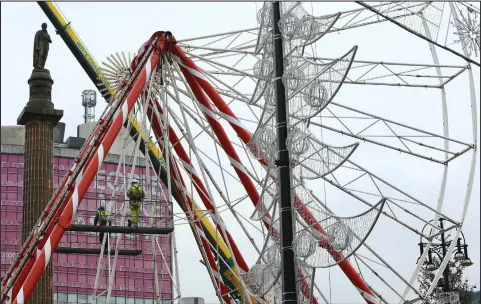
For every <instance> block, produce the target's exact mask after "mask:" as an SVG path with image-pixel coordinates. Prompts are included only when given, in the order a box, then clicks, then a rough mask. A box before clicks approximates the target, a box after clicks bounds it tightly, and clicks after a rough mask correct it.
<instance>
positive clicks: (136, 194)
mask: <svg viewBox="0 0 481 304" xmlns="http://www.w3.org/2000/svg"><path fill="white" fill-rule="evenodd" d="M127 196H128V198H129V200H130V201H129V205H130V218H131V219H129V220H128V225H129V227H131V226H132V225H133V226H134V227H139V215H140V205H141V202H142V199H143V198H144V196H145V193H144V190H143V189H142V187H141V186H140V185H139V182H138V181H137V180H136V179H133V180H132V183H131V186H130V188H129V190H128V191H127Z"/></svg>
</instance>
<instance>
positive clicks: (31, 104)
mask: <svg viewBox="0 0 481 304" xmlns="http://www.w3.org/2000/svg"><path fill="white" fill-rule="evenodd" d="M28 84H29V86H30V98H29V101H28V103H27V105H26V106H25V108H24V109H23V111H22V113H21V114H20V116H19V117H18V119H17V124H18V125H24V126H25V171H24V177H23V187H24V188H23V233H22V242H24V241H25V240H26V238H27V237H28V235H29V234H30V232H31V231H32V229H33V228H34V226H35V224H36V223H37V220H38V219H39V217H40V215H41V214H42V212H43V211H44V209H45V206H46V205H47V203H48V202H49V200H50V198H51V197H52V192H53V191H52V190H53V189H52V188H53V129H54V127H55V126H56V125H57V123H58V122H59V121H60V119H61V118H62V116H63V111H62V110H56V109H54V106H53V103H52V85H53V80H52V78H51V77H50V72H49V70H47V69H34V70H33V71H32V75H31V76H30V79H29V80H28ZM28 303H29V304H50V303H53V258H52V259H50V264H49V266H48V267H47V268H46V269H45V272H44V274H43V276H42V277H41V278H40V281H39V282H38V284H37V286H36V288H35V290H34V292H33V294H32V296H31V297H30V300H29V302H28Z"/></svg>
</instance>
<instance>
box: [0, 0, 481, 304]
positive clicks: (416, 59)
mask: <svg viewBox="0 0 481 304" xmlns="http://www.w3.org/2000/svg"><path fill="white" fill-rule="evenodd" d="M320 5H322V4H320ZM356 5H357V8H356ZM356 5H354V6H353V7H354V8H353V9H351V10H346V11H341V12H332V13H329V14H325V15H322V16H320V15H316V14H314V12H313V10H312V9H311V8H310V6H309V5H308V4H305V3H300V2H292V3H291V2H285V3H284V2H283V3H282V4H281V5H280V15H279V16H278V17H279V22H278V23H277V24H276V23H275V22H274V21H275V18H274V17H275V12H274V11H275V10H274V9H273V7H274V6H273V4H272V3H268V2H266V3H262V4H261V3H259V5H258V6H259V9H258V11H257V21H258V24H257V27H255V28H250V29H244V30H238V31H232V32H228V33H221V34H212V35H205V36H203V37H194V38H188V39H184V38H183V37H176V36H175V33H170V32H164V31H161V32H156V33H154V34H153V35H152V37H151V38H150V39H149V40H148V41H147V42H146V43H144V44H143V45H142V46H141V47H140V49H139V50H138V51H137V52H136V53H135V54H132V55H131V54H130V53H128V52H116V53H115V54H114V55H112V56H110V57H108V58H107V59H105V60H104V62H103V63H102V68H101V69H100V70H99V71H98V72H97V73H98V76H99V79H100V81H101V82H102V84H101V85H102V86H103V90H101V93H103V94H104V96H105V97H106V99H107V101H108V106H107V107H106V109H105V111H104V113H103V114H102V116H101V119H100V121H99V123H98V126H97V128H96V130H95V131H94V133H93V134H92V136H91V138H89V139H88V140H87V143H92V144H91V145H89V144H86V145H85V146H84V149H85V150H84V151H83V152H81V155H82V157H85V161H84V165H82V164H81V165H79V166H77V167H76V168H73V169H72V170H71V172H72V176H77V177H76V178H78V179H75V178H72V177H71V178H70V179H66V182H65V183H66V184H65V185H66V186H65V187H67V185H68V183H71V184H72V185H75V187H77V188H78V189H79V193H81V190H80V189H81V188H82V185H83V186H84V187H85V186H86V187H87V188H88V186H89V185H90V183H91V182H92V180H93V178H94V175H95V174H94V173H96V171H97V170H98V169H99V168H100V165H101V163H102V161H103V159H102V158H103V157H104V156H105V155H107V153H108V150H109V148H110V147H111V145H112V142H113V140H114V139H115V138H116V137H118V136H119V135H118V129H119V128H120V127H121V126H122V125H123V126H124V128H126V130H127V132H124V133H122V134H121V135H120V136H124V138H123V139H122V138H121V139H122V140H123V142H124V150H123V151H124V152H125V155H122V156H121V157H120V161H119V164H118V170H117V172H116V174H115V177H114V179H113V180H114V183H115V184H121V183H123V184H124V185H123V187H124V189H126V188H128V185H129V184H130V181H131V180H132V178H133V175H134V170H133V169H132V170H131V171H130V172H125V170H124V172H123V175H124V176H125V178H123V179H122V178H120V175H121V172H122V168H125V166H126V165H132V164H140V163H142V162H143V163H144V164H145V167H146V168H147V169H146V170H147V172H151V173H152V174H153V175H154V176H155V177H156V179H150V178H146V180H144V181H143V186H144V187H146V189H151V188H152V187H157V186H159V185H161V187H165V188H166V191H164V192H162V193H158V195H159V196H158V197H155V198H154V197H148V198H146V201H148V202H150V203H149V204H147V205H146V206H147V207H144V209H143V212H144V214H145V217H146V218H147V219H149V220H146V221H145V223H144V225H145V227H148V228H153V227H156V226H157V227H160V226H162V225H167V226H170V225H171V226H173V228H174V229H173V231H174V232H173V234H174V236H175V231H176V229H177V228H176V227H180V226H185V225H188V226H189V227H190V229H191V231H192V235H193V237H192V239H191V240H190V242H192V244H196V246H197V247H198V250H199V251H200V253H201V256H202V259H203V261H202V262H203V264H204V265H205V270H206V271H207V273H208V274H209V277H210V279H211V281H212V286H213V287H214V289H215V291H216V295H217V297H218V299H219V302H220V303H250V304H254V303H282V300H283V292H282V291H283V289H282V284H283V280H282V278H283V277H284V276H283V275H282V271H283V270H284V271H285V269H286V268H285V265H284V264H283V259H285V257H283V254H284V253H283V251H285V250H287V251H289V252H292V257H293V261H294V263H293V269H294V273H293V274H294V276H295V280H294V281H295V284H296V290H297V294H296V297H297V299H298V303H331V302H332V293H333V292H334V293H336V292H337V293H338V294H340V295H339V296H342V293H347V294H350V295H353V294H354V293H358V294H359V296H357V297H358V298H354V296H352V297H351V299H355V300H353V301H358V302H361V301H364V302H366V303H394V302H398V303H406V302H408V301H410V300H413V299H416V298H419V299H424V298H426V297H427V296H429V294H430V293H431V292H432V291H433V289H434V288H435V286H436V285H437V283H438V281H439V279H440V278H441V276H442V273H443V270H444V268H445V267H446V264H447V260H448V258H445V260H443V261H442V263H441V265H440V267H439V268H438V269H437V270H435V279H434V280H433V282H432V285H431V286H430V288H429V289H428V290H427V293H423V292H421V291H420V290H419V287H418V286H417V285H416V278H417V276H418V274H419V272H420V270H421V268H422V267H424V265H425V261H426V260H427V256H428V252H429V248H430V246H431V245H432V241H433V240H434V239H435V238H436V237H438V236H439V235H440V234H441V233H444V232H448V231H449V232H450V233H451V234H452V237H453V239H457V238H458V237H459V236H460V234H461V233H462V232H461V231H462V228H463V223H464V219H465V217H466V213H467V210H468V205H469V201H470V195H471V190H472V187H473V179H474V170H475V167H476V148H477V146H476V145H477V123H478V117H477V110H476V96H475V88H474V86H475V85H474V83H475V81H474V78H473V69H474V70H475V71H476V70H479V8H477V7H475V6H473V5H471V4H470V3H465V2H459V3H454V2H452V3H434V2H396V3H391V2H381V3H379V4H376V5H374V4H373V3H370V4H369V5H368V4H366V3H363V2H359V3H357V4H356ZM368 27H372V28H377V29H380V28H381V27H386V28H388V27H389V30H388V31H387V32H396V35H397V34H399V35H400V37H403V38H406V39H407V38H409V39H410V40H409V41H411V40H412V45H413V46H412V47H409V46H408V43H405V45H406V48H405V49H404V50H399V49H394V47H395V46H391V45H386V44H382V43H379V50H378V53H377V54H376V58H379V59H376V60H364V59H363V58H359V54H360V53H362V48H363V46H366V47H370V46H369V43H366V45H364V44H359V45H354V43H353V45H349V43H346V41H347V42H350V41H356V42H357V41H358V40H356V39H355V37H356V33H359V31H360V30H361V29H364V28H368ZM351 32H353V33H354V34H349V33H351ZM403 35H404V36H403ZM345 36H347V37H345ZM376 39H379V37H377V38H373V39H372V41H374V40H376ZM341 40H342V41H343V42H342V45H343V46H344V45H348V47H347V48H345V49H343V50H341V51H339V48H333V47H332V45H333V44H335V43H336V42H338V43H340V41H341ZM279 41H281V42H282V43H281V44H282V52H281V53H279V48H278V46H279V45H277V48H276V43H279ZM131 51H132V50H131ZM276 51H277V54H276ZM324 51H326V52H333V53H336V54H334V56H332V57H330V58H329V55H325V54H323V53H324ZM441 52H443V53H442V55H441ZM407 53H410V54H407ZM383 54H389V55H386V57H387V58H396V57H397V56H399V57H400V58H399V59H397V60H394V59H389V60H383V58H382V55H383ZM408 55H409V56H408ZM407 58H409V59H407ZM444 59H446V60H448V61H449V64H443V63H442V61H443V60H444ZM453 62H455V63H453ZM279 66H283V69H284V70H283V71H280V72H281V73H280V74H279V70H278V67H279ZM282 72H283V73H282ZM280 84H282V86H283V87H284V88H285V89H284V90H282V89H279V87H282V86H281V85H280ZM460 90H461V91H462V93H460V92H459V91H460ZM280 94H281V95H285V96H284V98H285V103H284V104H285V113H286V114H287V115H285V116H287V117H286V120H285V121H283V122H281V123H279V119H280V117H281V116H279V112H281V111H279V104H278V100H279V95H280ZM453 96H457V97H455V98H454V99H456V102H455V105H454V104H453V102H451V99H453ZM133 130H135V131H133ZM132 132H134V133H136V132H137V133H136V134H137V135H136V136H134V137H132V136H131V135H132ZM282 132H284V133H283V134H284V135H285V142H286V144H285V146H281V149H280V148H279V142H278V138H279V137H278V134H280V133H282ZM139 134H140V136H138V135H139ZM127 147H133V148H132V149H127ZM89 149H90V150H89ZM99 151H100V152H99ZM285 151H287V152H288V154H287V155H288V162H285V161H286V160H285V159H284V160H282V157H280V155H282V153H283V152H285ZM141 154H143V155H145V156H147V157H145V158H141V157H140V155H141ZM284 155H286V154H284ZM159 160H160V162H159ZM96 162H98V164H96ZM283 169H284V170H285V171H284V172H287V176H288V177H289V178H288V182H289V183H288V185H289V188H287V190H286V188H285V184H283V185H284V186H282V185H281V178H282V177H280V176H281V175H280V174H279V172H280V171H281V170H283ZM90 171H91V172H93V173H92V174H93V175H92V174H90V175H89V174H86V173H87V172H90ZM75 172H82V173H75ZM75 174H77V175H75ZM86 176H90V180H87V179H86ZM146 176H151V175H150V173H148V174H147V175H146ZM453 178H456V179H462V180H463V182H464V184H465V185H466V186H464V187H463V188H461V189H460V188H459V184H456V185H454V184H455V183H454V182H452V179H453ZM82 183H84V184H82ZM156 183H157V185H155V184H156ZM450 183H451V184H453V186H451V184H450ZM162 185H164V186H162ZM65 189H67V188H65ZM282 191H284V192H282ZM286 191H287V192H286ZM147 192H148V193H150V192H149V191H147ZM75 193H76V192H74V194H75ZM286 193H287V194H286ZM62 195H63V196H62ZM62 195H60V194H59V195H57V196H56V197H54V198H53V202H57V205H56V206H58V207H57V208H70V207H68V206H70V205H71V204H73V206H75V200H72V198H71V197H69V194H62ZM70 195H72V194H70ZM286 195H287V196H290V204H291V207H290V208H287V209H286V205H284V204H283V203H282V202H283V198H285V197H286ZM147 196H149V195H147ZM111 197H112V199H111V200H110V201H109V202H108V203H107V207H106V208H107V210H108V211H109V212H110V213H112V214H115V215H116V216H117V218H118V222H119V223H120V224H121V225H124V223H125V222H126V219H127V217H128V213H129V211H128V202H126V201H125V200H124V199H123V197H124V195H123V194H122V193H120V194H117V193H112V196H111ZM117 197H121V199H115V198H117ZM82 198H83V197H82V195H79V199H82ZM159 198H161V199H162V200H164V201H167V202H176V203H177V205H176V206H169V207H168V208H167V209H168V210H167V209H166V208H164V207H162V206H158V205H155V203H154V201H156V199H159ZM284 201H285V200H284ZM69 204H70V205H69ZM62 206H63V207H62ZM75 208H76V207H73V208H72V209H73V210H74V211H73V212H70V213H68V212H67V213H65V215H64V213H62V215H61V216H65V218H66V219H67V220H68V221H71V220H72V214H74V213H75V210H76V209H75ZM286 212H287V213H286ZM160 214H170V215H172V217H163V216H160ZM289 217H290V218H291V220H292V224H291V227H292V229H291V231H292V240H291V241H292V242H291V245H290V246H288V247H283V244H285V243H284V242H283V240H282V233H281V231H282V230H283V229H285V225H286V219H288V218H289ZM52 218H53V215H52V216H50V215H46V216H45V218H44V221H45V223H46V224H45V226H46V227H50V226H51V227H53V228H51V230H49V231H52V232H51V233H57V232H56V231H57V230H56V229H57V228H55V227H54V226H55V225H56V224H54V223H53V220H52ZM440 219H441V220H442V221H443V222H444V226H442V228H440V227H439V226H438V225H437V224H436V223H437V222H438V221H439V220H440ZM424 227H429V229H424ZM45 229H47V230H48V229H50V228H45ZM59 229H60V228H59ZM58 231H60V230H58ZM144 232H145V231H144ZM35 233H37V234H38V233H39V232H38V231H37V232H33V234H34V236H32V238H34V237H35ZM58 233H60V232H58ZM62 234H63V231H62ZM420 237H421V238H424V239H426V240H427V247H426V249H425V250H424V251H423V253H422V255H421V257H420V258H419V259H418V260H417V263H416V256H415V254H416V253H417V252H415V253H412V251H415V250H411V248H414V249H415V245H416V244H417V243H416V242H417V241H416V240H418V238H420ZM57 238H58V237H57ZM124 238H125V235H123V234H121V233H118V234H112V235H110V237H106V238H104V240H103V246H102V247H101V248H102V249H101V250H100V256H99V259H98V265H97V272H96V279H95V283H94V286H93V288H92V290H91V300H92V302H94V303H95V300H96V298H97V297H98V296H99V295H106V297H107V300H106V301H107V303H109V300H110V299H111V297H112V292H113V290H114V287H115V284H116V270H117V269H118V268H119V267H120V266H119V265H118V263H117V261H118V256H119V254H121V253H120V252H121V249H122V248H121V247H122V244H123V243H122V242H123V239H124ZM159 238H160V236H158V235H155V234H153V235H152V236H151V237H150V238H148V239H145V238H144V239H143V242H146V240H147V241H148V242H150V243H151V254H152V263H153V267H152V273H153V277H154V278H155V282H154V287H155V288H154V290H155V292H154V294H155V296H154V300H158V301H160V300H161V299H162V296H161V289H162V286H161V283H159V282H163V281H164V277H168V278H169V279H170V280H171V282H172V286H173V290H174V291H175V294H176V298H175V299H177V298H180V297H181V296H182V289H181V286H182V277H180V276H179V271H178V270H179V269H178V264H179V263H182V261H178V260H177V255H176V254H175V251H176V250H175V246H176V242H178V237H173V238H172V240H173V246H174V257H173V259H174V267H172V268H170V269H169V270H168V271H167V273H164V271H160V269H161V268H162V266H161V264H162V262H160V264H159V262H158V261H163V260H165V258H164V252H163V249H162V246H161V245H160V243H159ZM138 239H139V240H141V239H142V235H138ZM135 240H137V239H136V238H135V237H134V238H133V241H135ZM176 240H177V241H176ZM183 241H184V242H185V241H186V240H185V239H183ZM149 246H150V245H149ZM104 248H105V249H107V250H104ZM455 249H456V243H455V242H452V243H451V245H450V246H449V248H448V252H451V253H452V252H453V251H454V250H455ZM44 251H45V250H44ZM44 251H42V252H44ZM47 254H48V253H44V256H45V261H47V263H48V261H49V257H48V258H47ZM42 257H43V256H42V255H38V257H36V261H35V263H39V265H41V263H45V261H43V260H42ZM25 263H26V262H25ZM39 267H40V266H39ZM39 267H37V268H36V269H40V268H39ZM122 267H126V266H122ZM34 268H35V266H33V268H32V269H34ZM31 271H33V270H31ZM331 272H332V273H331ZM11 273H14V272H13V271H12V272H11ZM27 273H28V271H27ZM40 274H41V273H40ZM331 275H332V276H333V277H334V278H336V280H334V279H331ZM161 277H162V279H160V278H161ZM291 279H292V278H291ZM24 280H25V281H24V282H22V284H21V286H22V288H23V286H31V285H32V284H33V286H34V284H35V275H31V276H30V275H29V276H28V277H27V278H26V279H25V278H24ZM102 280H104V281H105V282H106V284H105V285H104V286H103V287H101V282H102ZM334 281H335V282H336V283H334ZM321 282H322V283H321ZM339 282H342V283H339ZM9 284H12V285H14V281H12V283H9ZM29 284H30V285H29ZM334 285H337V286H334ZM339 285H342V286H339ZM2 288H4V285H3V282H2ZM21 290H23V289H21ZM22 296H23V295H22ZM284 296H285V295H284ZM334 296H336V295H334ZM359 297H360V298H359ZM14 298H15V297H14ZM440 298H443V295H440ZM15 299H16V302H12V303H23V302H20V301H19V300H18V297H16V298H15ZM361 299H362V300H361Z"/></svg>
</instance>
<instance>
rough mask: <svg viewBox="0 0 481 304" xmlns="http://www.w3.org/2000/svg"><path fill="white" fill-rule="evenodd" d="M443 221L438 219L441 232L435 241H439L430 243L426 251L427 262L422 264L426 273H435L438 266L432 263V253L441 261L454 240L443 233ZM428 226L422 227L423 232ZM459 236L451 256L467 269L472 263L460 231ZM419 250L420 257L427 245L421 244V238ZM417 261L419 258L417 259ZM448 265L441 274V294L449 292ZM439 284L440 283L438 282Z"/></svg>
mask: <svg viewBox="0 0 481 304" xmlns="http://www.w3.org/2000/svg"><path fill="white" fill-rule="evenodd" d="M444 221H445V219H443V218H440V219H439V223H438V227H439V229H440V231H441V234H440V235H439V236H438V237H437V238H436V239H435V240H437V239H438V240H439V241H440V242H439V243H436V242H432V243H431V248H429V250H428V259H427V261H425V262H424V264H425V266H426V269H427V270H428V271H435V270H436V269H437V268H438V265H436V264H434V263H433V256H432V255H433V253H434V254H436V255H437V256H438V257H439V259H440V260H441V261H442V260H444V258H445V257H446V255H447V248H448V247H449V246H450V245H451V242H453V241H454V240H452V239H449V236H446V233H445V231H444ZM427 225H428V224H426V225H424V227H423V232H424V229H425V228H426V226H427ZM461 236H462V237H459V238H458V239H457V240H456V247H457V249H456V251H455V252H454V254H453V259H454V260H455V261H459V262H460V263H461V265H462V266H464V267H468V266H471V265H473V262H472V261H471V259H470V258H469V256H468V245H467V244H466V240H465V239H464V234H463V232H462V231H461ZM418 245H419V249H420V252H421V255H422V254H423V252H424V247H426V245H427V243H426V242H423V239H422V236H421V237H420V242H419V244H418ZM418 260H419V258H418ZM449 274H450V272H449V263H448V264H447V266H446V268H445V269H444V272H443V280H442V287H443V292H449V291H450V290H449ZM440 282H441V281H440Z"/></svg>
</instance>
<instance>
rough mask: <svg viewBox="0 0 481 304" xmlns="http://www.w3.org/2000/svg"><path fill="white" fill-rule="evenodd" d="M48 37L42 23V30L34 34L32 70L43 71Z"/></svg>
mask: <svg viewBox="0 0 481 304" xmlns="http://www.w3.org/2000/svg"><path fill="white" fill-rule="evenodd" d="M50 43H52V39H50V35H49V34H48V32H47V23H42V29H41V30H38V31H37V33H36V34H35V41H34V44H33V68H34V69H44V68H45V62H46V61H47V56H48V50H49V48H50V45H49V44H50Z"/></svg>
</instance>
